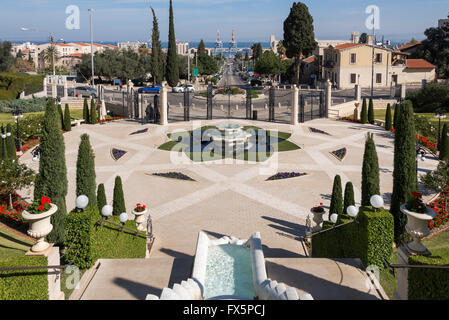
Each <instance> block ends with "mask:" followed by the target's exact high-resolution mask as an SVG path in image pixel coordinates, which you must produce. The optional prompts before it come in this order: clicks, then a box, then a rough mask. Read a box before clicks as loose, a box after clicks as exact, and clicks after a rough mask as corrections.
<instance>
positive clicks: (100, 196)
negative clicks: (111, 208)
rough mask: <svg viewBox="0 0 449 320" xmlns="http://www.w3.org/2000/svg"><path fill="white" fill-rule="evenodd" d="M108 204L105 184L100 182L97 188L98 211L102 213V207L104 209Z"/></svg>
mask: <svg viewBox="0 0 449 320" xmlns="http://www.w3.org/2000/svg"><path fill="white" fill-rule="evenodd" d="M105 205H107V200H106V191H105V189H104V184H103V183H100V184H99V185H98V189H97V206H98V212H100V213H101V209H103V207H104V206H105Z"/></svg>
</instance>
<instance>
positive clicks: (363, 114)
mask: <svg viewBox="0 0 449 320" xmlns="http://www.w3.org/2000/svg"><path fill="white" fill-rule="evenodd" d="M366 108H367V107H366V98H363V102H362V111H361V113H360V122H361V123H362V124H365V123H367V122H368V111H367V109H366Z"/></svg>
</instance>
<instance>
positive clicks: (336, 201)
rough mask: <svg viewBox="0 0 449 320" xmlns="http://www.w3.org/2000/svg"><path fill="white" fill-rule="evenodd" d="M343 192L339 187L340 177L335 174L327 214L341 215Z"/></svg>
mask: <svg viewBox="0 0 449 320" xmlns="http://www.w3.org/2000/svg"><path fill="white" fill-rule="evenodd" d="M342 193H343V190H342V187H341V177H340V176H339V175H338V174H337V175H336V176H335V178H334V185H333V187H332V198H331V204H330V207H329V214H333V213H336V214H338V215H339V216H340V215H341V214H342V213H343V195H342Z"/></svg>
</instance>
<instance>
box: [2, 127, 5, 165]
mask: <svg viewBox="0 0 449 320" xmlns="http://www.w3.org/2000/svg"><path fill="white" fill-rule="evenodd" d="M1 137H2V150H1V160H4V159H6V134H5V128H4V127H3V125H2V134H1Z"/></svg>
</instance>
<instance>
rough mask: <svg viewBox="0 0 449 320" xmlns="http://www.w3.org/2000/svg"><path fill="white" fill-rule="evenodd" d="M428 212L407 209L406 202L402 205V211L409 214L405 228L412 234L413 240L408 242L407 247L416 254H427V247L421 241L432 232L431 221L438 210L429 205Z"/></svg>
mask: <svg viewBox="0 0 449 320" xmlns="http://www.w3.org/2000/svg"><path fill="white" fill-rule="evenodd" d="M426 208H427V213H416V212H413V211H409V210H407V209H406V204H403V205H402V206H401V212H402V213H403V214H405V215H406V216H407V225H406V226H405V230H406V231H407V233H408V234H409V235H411V236H412V238H413V241H412V242H410V243H408V244H407V248H408V249H409V250H410V251H411V253H414V254H425V253H427V252H428V250H427V248H426V247H425V246H424V245H423V244H422V243H421V239H422V238H424V237H426V236H428V235H429V234H430V230H429V221H430V220H432V219H434V218H435V217H436V212H435V211H434V210H432V209H431V208H429V207H426Z"/></svg>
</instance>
